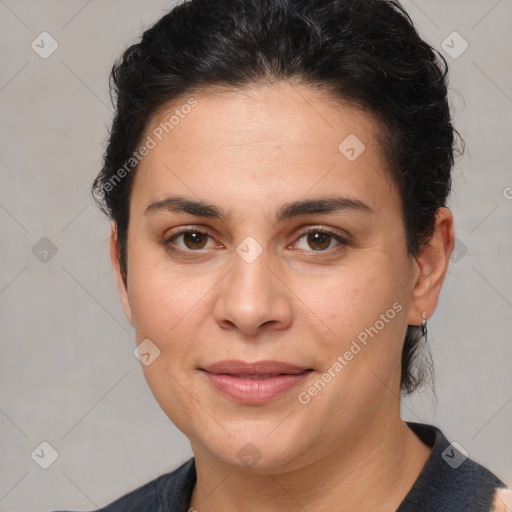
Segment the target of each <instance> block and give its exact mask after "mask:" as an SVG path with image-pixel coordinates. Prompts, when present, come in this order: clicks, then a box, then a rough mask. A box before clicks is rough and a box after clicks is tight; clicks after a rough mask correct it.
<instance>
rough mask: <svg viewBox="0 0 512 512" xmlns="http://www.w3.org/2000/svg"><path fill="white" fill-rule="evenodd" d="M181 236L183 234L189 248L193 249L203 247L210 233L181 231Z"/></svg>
mask: <svg viewBox="0 0 512 512" xmlns="http://www.w3.org/2000/svg"><path fill="white" fill-rule="evenodd" d="M181 236H183V242H184V244H185V246H186V247H187V249H191V250H198V249H203V248H204V246H205V245H206V242H207V239H208V235H206V234H205V233H200V232H199V231H189V232H186V233H181Z"/></svg>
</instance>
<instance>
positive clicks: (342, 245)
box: [163, 226, 350, 255]
mask: <svg viewBox="0 0 512 512" xmlns="http://www.w3.org/2000/svg"><path fill="white" fill-rule="evenodd" d="M185 233H198V234H200V235H206V236H208V237H210V238H213V236H211V235H210V234H209V233H208V232H207V231H202V230H201V229H197V228H194V227H193V226H192V227H185V228H179V229H178V230H177V231H175V232H174V233H173V234H172V235H169V236H167V237H165V238H164V240H163V243H164V245H165V247H166V249H167V250H168V251H170V252H172V253H175V254H178V255H190V254H198V253H201V252H202V251H203V250H202V249H198V250H192V249H189V250H184V249H180V248H177V247H176V246H175V245H174V246H173V245H172V242H174V240H176V239H177V238H178V237H179V236H181V235H183V234H185ZM311 233H321V234H323V235H329V236H332V237H333V238H334V239H335V240H336V241H337V242H338V243H339V244H340V245H339V246H338V247H335V248H333V249H325V250H317V251H315V250H313V249H311V251H309V252H311V253H313V254H315V255H318V254H322V253H332V252H336V251H337V250H341V249H343V248H345V247H346V246H349V245H350V242H349V241H348V240H347V239H346V238H344V237H342V236H340V235H339V234H338V233H335V232H333V231H329V230H325V229H318V228H310V229H308V230H305V231H303V232H301V233H300V234H299V237H298V238H297V241H299V240H300V239H301V238H303V237H304V236H305V235H309V234H311ZM295 243H296V242H295ZM299 250H304V249H299Z"/></svg>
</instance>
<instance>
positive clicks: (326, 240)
mask: <svg viewBox="0 0 512 512" xmlns="http://www.w3.org/2000/svg"><path fill="white" fill-rule="evenodd" d="M331 239H332V236H331V235H329V234H327V233H320V232H318V231H317V232H314V233H309V234H308V238H307V240H308V244H310V247H311V248H312V249H315V250H316V249H321V250H323V249H327V248H328V247H329V245H330V243H331ZM315 245H316V247H314V246H315Z"/></svg>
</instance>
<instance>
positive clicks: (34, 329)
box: [0, 0, 512, 511]
mask: <svg viewBox="0 0 512 512" xmlns="http://www.w3.org/2000/svg"><path fill="white" fill-rule="evenodd" d="M172 5H173V3H172V2H169V1H163V0H160V1H156V0H153V1H145V2H137V1H135V0H130V1H126V0H123V1H121V0H106V1H102V2H99V1H97V0H96V1H85V0H80V1H78V0H76V1H69V0H67V1H64V0H53V1H46V2H36V1H35V0H34V1H28V0H16V1H15V0H0V20H1V21H0V38H1V42H2V44H1V48H2V49H1V51H2V56H1V62H2V66H1V68H0V112H1V117H2V138H1V146H0V155H1V171H2V182H3V186H2V188H1V191H0V223H1V230H2V231H1V232H2V240H4V242H3V244H2V248H3V250H2V256H1V258H2V259H1V261H2V265H1V272H0V314H1V322H2V323H1V325H2V336H3V339H2V357H1V359H0V365H1V368H0V383H1V389H2V399H1V408H0V429H1V436H2V454H1V457H0V459H1V461H2V468H1V473H0V509H1V510H8V511H27V510H31V511H34V510H49V509H58V508H72V509H76V510H79V509H82V510H87V509H91V508H95V507H96V506H100V505H105V504H106V503H107V502H109V501H111V500H113V499H115V498H117V497H118V496H120V495H121V494H124V493H125V492H127V491H128V490H131V489H133V488H135V487H137V486H139V485H140V484H142V483H145V482H146V481H148V480H150V479H152V478H154V477H156V476H157V475H159V474H162V473H164V472H167V471H170V470H171V469H173V468H175V467H176V466H177V465H178V464H180V463H181V462H183V461H184V460H186V459H187V458H188V457H189V456H191V451H190V447H189V444H188V441H187V439H186V438H185V437H184V436H183V435H182V434H181V433H180V432H179V431H178V430H177V429H176V428H175V427H174V426H173V425H172V424H171V423H170V421H169V420H168V419H167V417H166V416H165V415H164V414H163V412H161V410H160V409H159V407H158V405H157V404H156V402H155V400H154V399H153V397H152V395H151V393H150V391H149V389H148V388H147V385H146V383H145V380H144V378H143V375H142V371H141V369H140V366H139V364H140V363H139V362H138V361H137V359H136V358H135V357H134V355H133V352H132V351H133V349H134V346H135V342H134V336H133V334H132V333H133V330H132V328H131V326H130V325H129V324H128V322H127V321H126V319H125V317H124V313H123V311H122V308H121V305H120V301H119V299H118V294H117V289H116V285H115V282H114V278H113V274H112V272H111V269H110V261H109V255H108V233H109V231H108V230H109V224H108V222H107V220H106V219H105V218H104V217H103V216H102V215H101V214H100V213H99V212H98V211H97V210H96V209H95V207H94V206H93V204H92V201H91V199H90V197H89V186H90V184H91V181H92V179H93V178H94V176H95V174H96V173H97V171H98V170H99V168H100V165H101V156H102V154H103V151H104V147H105V146H104V144H105V140H106V136H107V127H108V126H109V123H110V119H111V115H112V109H111V106H110V101H109V96H108V81H107V79H108V73H109V71H110V68H111V66H112V64H113V62H114V59H115V58H116V57H118V56H119V55H120V53H121V51H122V50H123V49H124V48H125V47H126V46H128V44H131V43H132V42H135V41H136V39H137V37H138V36H139V35H140V34H141V33H142V29H143V28H144V27H148V26H149V25H150V24H152V23H153V22H155V21H156V20H157V19H158V18H159V17H161V16H162V15H163V14H164V12H165V11H166V10H167V9H169V8H170V7H171V6H172ZM404 6H405V7H406V9H407V10H408V12H409V13H410V15H411V17H412V18H413V20H414V22H415V23H416V24H417V27H418V30H419V31H420V34H421V35H422V36H423V37H424V38H426V39H427V41H428V42H429V43H430V44H432V45H433V46H435V47H436V48H441V45H442V42H443V40H445V39H446V38H447V36H449V35H450V34H451V33H452V32H453V31H457V32H459V33H460V34H461V35H462V37H463V38H464V39H465V40H466V41H467V42H468V44H469V47H468V49H467V50H466V51H465V52H464V53H463V54H462V55H460V56H459V57H458V58H453V57H450V56H449V55H447V54H446V53H445V52H444V50H441V51H443V52H444V54H445V56H446V58H447V60H448V62H449V65H450V66H451V68H450V72H451V82H450V85H451V88H452V104H453V108H454V116H455V123H456V126H457V128H458V129H459V131H460V132H461V134H462V136H463V137H464V138H465V140H466V142H467V151H466V154H465V156H464V158H463V159H459V160H458V161H457V165H456V168H455V171H454V192H453V194H452V197H451V201H450V206H451V208H452V210H453V211H454V214H455V218H456V230H457V237H458V240H459V241H458V253H457V256H456V257H454V258H453V260H452V263H451V266H450V271H449V275H448V277H447V280H446V284H445V287H444V289H443V293H442V297H441V300H440V304H439V306H438V309H437V311H436V313H435V315H434V317H433V318H432V320H431V322H429V326H430V333H431V338H430V343H431V345H432V350H433V355H434V360H435V367H436V379H437V380H436V392H437V401H436V400H435V399H434V397H433V395H432V393H431V392H430V391H429V390H428V389H426V390H424V391H423V392H422V393H418V394H417V395H415V396H413V397H412V398H409V399H407V400H404V402H403V417H404V418H405V419H411V420H413V421H422V422H430V423H434V424H435V425H437V426H439V427H440V428H442V429H443V431H444V432H445V434H446V435H447V437H448V438H449V439H450V440H452V441H457V442H458V443H460V444H461V445H462V446H463V447H464V448H465V449H466V450H467V451H468V452H469V455H470V456H471V457H472V458H474V459H476V460H477V461H479V462H482V463H483V464H485V465H486V466H487V467H489V468H490V469H491V470H493V471H494V472H495V473H496V474H497V475H498V476H500V477H501V478H502V479H504V480H505V481H506V482H507V483H508V484H509V485H510V484H511V483H512V464H511V455H512V441H511V435H510V432H512V428H511V426H512V421H511V419H512V385H511V384H512V377H511V372H510V368H511V364H510V362H511V355H512V345H511V343H510V333H511V332H512V315H511V307H512V272H511V270H512V266H511V265H510V261H511V255H512V237H511V236H510V235H511V232H510V225H511V222H512V200H511V199H510V198H511V197H512V189H511V188H510V187H512V175H511V173H510V167H509V166H510V161H511V157H512V151H511V147H512V144H511V140H512V137H511V135H512V129H511V112H512V74H511V71H510V64H506V63H507V62H508V63H510V51H511V50H512V45H511V42H512V35H511V34H512V32H511V31H510V20H511V19H512V2H511V1H510V0H501V1H496V0H479V1H476V0H471V1H468V0H456V1H455V0H452V1H450V2H447V1H445V0H443V1H441V0H437V1H432V0H429V1H425V0H421V1H420V0H415V1H414V2H412V1H410V0H408V1H405V2H404ZM43 31H47V32H49V33H50V34H51V36H52V37H53V38H54V39H55V40H56V41H57V42H58V45H59V46H58V49H57V50H56V51H55V52H54V53H53V54H52V55H51V56H50V57H48V58H47V59H43V58H41V57H40V56H39V55H38V54H37V53H36V52H35V51H34V50H33V49H32V48H31V43H32V41H33V40H35V39H36V38H37V37H38V36H39V34H40V33H41V32H43ZM38 40H39V41H40V39H36V42H37V41H38ZM451 41H453V42H451ZM448 44H450V45H451V46H453V47H454V49H453V51H456V50H460V48H461V46H460V41H457V40H453V38H452V39H448ZM45 48H46V49H48V48H49V45H48V44H45ZM507 187H508V188H507ZM43 237H47V238H48V239H50V240H51V242H52V243H53V244H54V245H55V246H56V248H57V252H56V254H54V255H52V252H51V251H50V252H48V254H46V255H45V253H44V252H42V251H44V250H45V248H46V249H48V248H49V247H48V242H45V241H43V242H39V244H40V245H37V246H36V249H35V250H34V252H35V254H34V252H33V250H32V249H33V246H34V245H35V244H37V243H38V241H40V239H41V238H43ZM5 241H7V243H5ZM41 244H42V245H41ZM45 244H47V245H45ZM45 257H46V260H47V261H42V260H44V258H45ZM507 261H508V262H509V263H508V264H507V263H506V262H507ZM43 441H46V442H48V443H50V444H51V445H52V446H53V447H54V448H55V450H56V451H57V452H58V458H57V459H56V460H55V462H54V463H53V464H52V465H51V466H50V467H49V468H48V469H46V470H44V469H42V468H41V467H39V465H38V464H36V462H35V461H34V460H33V458H32V457H31V454H32V453H33V451H34V450H35V449H36V448H37V447H38V446H39V445H40V443H41V442H43ZM36 453H41V452H40V450H39V452H38V451H37V450H36ZM48 453H49V452H48V450H47V451H46V452H45V457H48V456H49V455H48ZM34 458H36V459H37V457H36V456H34ZM42 458H43V457H40V458H39V459H38V460H39V461H41V460H42ZM48 460H49V459H47V461H48Z"/></svg>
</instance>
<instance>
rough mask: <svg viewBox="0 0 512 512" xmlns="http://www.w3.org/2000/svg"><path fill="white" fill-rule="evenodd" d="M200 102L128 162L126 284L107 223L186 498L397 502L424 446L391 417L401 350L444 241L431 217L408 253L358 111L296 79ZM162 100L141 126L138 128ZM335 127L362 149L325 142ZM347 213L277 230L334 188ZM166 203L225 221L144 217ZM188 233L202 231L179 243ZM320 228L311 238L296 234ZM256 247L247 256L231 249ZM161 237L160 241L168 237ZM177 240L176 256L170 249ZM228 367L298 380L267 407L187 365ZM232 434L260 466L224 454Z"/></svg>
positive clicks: (430, 291)
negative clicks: (250, 242) (326, 377)
mask: <svg viewBox="0 0 512 512" xmlns="http://www.w3.org/2000/svg"><path fill="white" fill-rule="evenodd" d="M194 98H195V99H196V100H197V102H198V104H197V106H196V107H195V108H194V109H192V111H191V112H190V113H189V114H188V115H187V116H185V117H184V118H183V119H181V120H180V123H179V125H177V126H175V128H174V129H173V130H172V131H170V132H169V134H168V135H167V136H166V137H165V138H164V139H163V140H162V142H160V143H159V144H158V145H157V146H156V147H155V148H154V149H152V150H151V151H150V152H149V154H148V155H147V156H146V157H145V158H144V159H143V160H142V162H141V163H140V165H139V167H138V169H137V173H136V175H135V178H134V184H133V185H134V186H133V189H132V196H131V204H130V223H129V230H128V271H127V280H126V285H125V282H124V280H123V277H122V276H121V272H120V267H119V259H118V250H117V249H118V248H117V238H116V229H115V225H113V226H112V235H111V257H112V263H113V267H114V269H115V272H116V275H117V281H118V285H119V290H120V293H121V299H122V302H123V307H124V310H125V312H126V315H127V317H128V319H129V320H130V322H131V323H132V325H133V326H134V327H135V330H136V337H137V343H140V342H141V341H142V340H144V339H150V340H151V341H152V342H153V343H154V344H155V345H156V346H157V347H158V349H159V350H160V355H159V357H157V358H156V359H155V361H154V362H153V363H152V364H150V365H149V366H143V369H144V373H145V377H146V379H147V382H148V384H149V386H150V388H151V390H152V392H153V394H154V396H155V398H156V400H157V401H158V403H159V404H160V406H161V408H162V409H163V411H164V412H165V413H166V414H167V416H168V417H169V418H170V419H171V421H172V422H173V423H174V424H175V425H176V426H177V427H178V428H179V429H180V430H181V431H182V432H183V433H184V434H185V435H186V436H187V437H188V438H189V439H190V442H191V446H192V449H193V452H194V456H195V461H196V470H197V475H198V478H197V483H196V486H195V488H194V492H193V496H192V501H191V504H190V506H191V507H193V508H195V509H196V510H198V511H199V512H208V511H220V510H222V511H228V512H229V511H232V510H233V511H234V510H244V511H253V510H254V511H256V510H257V511H261V510H265V511H274V510H275V511H277V510H304V509H306V510H310V511H329V510H337V511H339V510H347V511H348V510H350V511H359V510H361V511H362V510H370V509H372V510H373V509H374V510H381V511H387V510H389V511H392V510H395V509H396V508H397V507H398V505H399V504H400V503H401V501H402V500H403V498H404V497H405V495H406V494H407V492H408V491H409V490H410V488H411V486H412V485H413V483H414V481H415V480H416V478H417V477H418V475H419V473H420V472H421V469H422V468H423V466H424V464H425V462H426V460H427V458H428V456H429V454H430V451H431V450H430V448H429V447H427V446H426V445H424V444H423V443H422V442H421V441H420V440H419V439H418V438H417V437H416V435H415V434H414V433H413V432H412V431H411V430H410V429H409V428H408V427H407V425H406V424H405V423H404V422H403V421H402V420H401V418H400V401H399V396H400V355H401V352H402V346H403V340H404V336H405V331H406V328H407V325H408V324H412V325H419V324H420V323H421V320H422V318H421V315H422V312H425V313H426V316H427V318H430V317H431V315H432V313H433V312H434V309H435V307H436V304H437V301H438V297H439V293H440V290H441V286H442V283H443V280H444V278H445V275H446V272H447V267H448V262H449V258H450V255H451V252H452V250H453V245H454V230H453V219H452V215H451V212H450V211H449V210H448V209H445V208H441V209H439V211H438V215H437V222H436V228H435V231H434V234H433V236H432V239H431V240H430V242H429V243H428V244H427V245H426V246H425V247H424V249H423V250H422V251H421V253H420V254H419V255H418V256H417V257H416V258H413V257H411V256H410V255H409V254H408V253H407V249H406V241H405V232H404V223H403V220H402V214H401V203H400V197H399V195H398V192H397V190H396V189H395V187H394V185H393V182H392V181H391V179H390V173H389V171H388V169H387V168H386V163H385V160H384V157H383V154H382V151H381V147H380V146H379V143H378V139H377V135H378V125H377V124H376V123H375V121H374V120H373V118H372V117H371V116H370V115H369V114H367V113H365V112H363V111H359V110H356V109H355V108H351V107H350V106H347V105H342V104H341V103H339V102H335V101H334V100H333V99H331V98H329V97H327V96H325V95H321V94H320V93H318V92H316V91H313V90H310V89H308V88H306V87H303V86H295V85H292V84H289V83H279V84H273V85H270V86H265V87H263V86H262V87H259V88H251V89H249V88H247V89H244V90H238V91H231V92H224V93H218V94H213V92H212V91H204V92H203V93H202V94H196V95H194ZM185 102H186V98H185V99H184V100H183V102H182V103H179V102H174V103H173V105H172V106H169V109H168V110H166V111H165V112H163V113H162V115H161V116H160V117H158V118H156V119H153V120H152V122H151V124H150V125H149V126H148V130H147V133H146V135H150V134H151V130H152V129H154V128H155V127H156V126H158V124H159V123H160V122H162V120H165V119H168V118H169V117H170V115H171V114H172V112H173V111H174V109H175V108H179V106H180V105H183V104H185ZM350 134H355V135H356V136H357V137H358V138H359V139H360V140H361V141H363V142H364V144H365V146H366V148H365V150H364V151H363V152H362V153H361V154H360V155H359V157H358V158H357V159H356V160H354V161H349V160H348V159H347V158H346V157H345V156H344V155H343V154H342V153H341V152H340V151H339V149H338V146H339V144H340V143H341V142H342V141H343V140H344V139H345V138H346V137H347V136H348V135H350ZM335 193H336V194H338V195H341V196H344V197H348V198H352V199H357V200H359V201H361V202H363V203H364V204H365V205H367V206H368V207H369V209H370V210H371V211H364V210H360V209H354V208H348V209H344V210H341V211H337V212H330V213H315V214H303V215H301V216H299V217H294V218H289V219H285V220H283V221H281V222H279V223H276V220H275V215H276V212H277V211H278V209H279V208H280V207H282V205H284V204H285V203H290V202H292V201H297V200H304V199H318V198H323V197H332V196H333V195H334V194H335ZM169 196H182V197H185V198H189V199H192V200H202V201H206V202H208V203H209V204H212V205H215V206H217V207H218V208H221V209H222V210H224V211H225V213H226V215H227V217H226V218H224V219H222V220H221V219H211V218H204V217H199V216H195V215H191V214H189V213H183V212H181V213H180V212H178V213H176V212H171V211H168V210H165V209H158V208H157V209H155V210H154V211H152V212H151V213H145V210H146V209H147V207H148V206H149V205H151V204H152V203H154V202H155V201H161V200H163V199H165V198H166V197H169ZM184 226H188V227H192V228H196V229H197V230H199V231H201V232H206V233H207V234H208V235H209V236H203V237H202V238H201V237H199V238H197V236H196V238H191V237H190V236H187V235H185V236H183V235H182V236H178V238H176V239H174V241H172V242H170V241H169V237H170V236H171V235H173V234H175V233H176V228H179V227H184ZM308 230H310V231H312V232H313V233H315V232H317V231H318V230H321V231H326V230H327V231H330V232H334V233H335V234H339V235H341V236H342V237H345V238H348V239H349V243H348V244H347V245H343V244H341V243H339V242H338V241H337V240H336V239H335V238H334V237H330V238H329V237H327V239H322V240H320V242H319V241H318V240H315V239H314V238H313V239H311V237H309V239H308V236H307V233H306V234H304V231H306V232H307V231H308ZM248 236H250V237H253V238H254V239H255V240H256V241H257V242H258V244H259V245H260V246H261V249H262V253H261V255H260V256H259V257H258V258H257V259H256V260H255V261H254V262H252V263H247V262H246V261H245V260H244V259H243V258H242V257H241V256H240V255H239V254H238V253H237V252H236V248H237V247H238V246H239V245H240V244H241V242H242V241H243V240H244V239H245V238H246V237H248ZM166 244H167V245H166ZM169 246H172V247H178V248H181V249H182V250H183V251H188V252H185V253H184V254H182V255H179V254H176V253H173V252H171V251H169V249H168V247H169ZM395 303H399V304H400V305H401V311H400V312H399V313H397V314H396V316H394V318H393V319H392V320H390V321H389V322H387V323H386V324H385V327H384V328H382V329H381V330H379V332H378V334H377V335H376V336H375V337H374V338H373V339H370V340H369V342H368V344H367V346H364V347H363V349H362V350H361V351H360V352H359V353H358V354H357V355H355V356H354V358H353V359H352V360H351V361H350V362H349V363H348V364H347V365H346V366H345V367H344V368H343V370H342V371H341V372H339V373H337V374H336V377H334V378H332V380H331V382H329V383H328V385H326V386H325V388H324V389H322V391H321V392H320V393H318V394H317V395H316V396H314V397H313V398H312V399H311V401H310V402H309V403H307V404H305V405H304V404H302V403H300V402H299V401H298V394H299V393H300V392H301V391H307V390H308V388H310V387H311V386H312V385H313V383H314V382H315V381H317V380H318V378H319V377H321V376H322V374H323V373H324V372H325V371H326V370H327V369H328V368H329V367H332V365H333V362H334V361H336V359H337V358H338V356H339V355H343V354H344V353H345V352H346V351H347V350H348V349H349V347H350V344H351V343H352V341H353V340H354V339H355V338H356V336H357V335H358V334H359V333H361V332H362V331H364V329H365V328H368V327H370V326H373V325H374V324H375V322H376V321H377V320H378V319H379V318H380V315H381V314H384V313H385V312H386V311H387V310H389V309H390V308H391V307H392V305H393V304H395ZM225 359H241V360H244V361H249V362H254V361H259V360H264V359H273V360H278V361H285V362H289V363H292V364H297V365H300V366H305V367H307V368H313V370H314V371H313V372H312V373H311V374H310V375H309V376H308V377H307V378H306V380H304V381H303V382H302V383H301V384H300V386H299V387H298V388H295V389H293V390H291V391H289V392H287V393H285V394H284V395H281V396H279V397H277V398H274V399H272V400H271V401H269V402H267V403H264V404H257V405H251V404H244V403H239V402H235V401H233V400H231V399H230V398H227V397H226V396H224V395H221V394H219V392H217V391H216V390H215V389H214V388H213V387H212V386H211V384H210V383H209V382H208V379H207V378H206V377H205V374H204V372H201V371H200V370H199V368H201V367H204V366H206V365H208V364H212V363H214V362H216V361H220V360H225ZM247 443H252V445H254V446H255V447H256V453H257V454H258V457H259V460H258V461H257V463H256V464H254V465H252V466H249V465H248V464H247V462H244V460H242V459H241V458H240V457H239V456H238V455H237V454H238V452H239V451H240V450H241V449H242V447H244V446H245V445H246V444H247Z"/></svg>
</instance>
